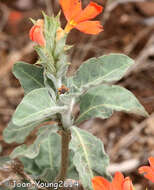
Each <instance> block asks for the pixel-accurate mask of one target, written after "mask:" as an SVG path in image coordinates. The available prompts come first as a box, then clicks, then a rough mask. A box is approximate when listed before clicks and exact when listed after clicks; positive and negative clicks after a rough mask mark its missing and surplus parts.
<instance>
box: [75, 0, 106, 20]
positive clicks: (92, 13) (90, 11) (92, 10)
mask: <svg viewBox="0 0 154 190" xmlns="http://www.w3.org/2000/svg"><path fill="white" fill-rule="evenodd" d="M102 10H103V7H102V6H100V5H98V4H97V3H94V2H90V3H89V5H88V6H87V7H86V8H85V9H84V10H83V11H81V13H80V14H79V15H78V16H77V17H76V18H74V21H75V22H77V23H78V22H83V21H87V20H90V19H93V18H95V17H96V16H97V15H99V14H100V13H101V12H102Z"/></svg>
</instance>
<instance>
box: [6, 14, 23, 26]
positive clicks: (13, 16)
mask: <svg viewBox="0 0 154 190" xmlns="http://www.w3.org/2000/svg"><path fill="white" fill-rule="evenodd" d="M22 18H23V15H22V13H21V12H19V11H11V12H10V15H9V17H8V21H9V23H11V24H17V23H19V22H20V21H21V19H22Z"/></svg>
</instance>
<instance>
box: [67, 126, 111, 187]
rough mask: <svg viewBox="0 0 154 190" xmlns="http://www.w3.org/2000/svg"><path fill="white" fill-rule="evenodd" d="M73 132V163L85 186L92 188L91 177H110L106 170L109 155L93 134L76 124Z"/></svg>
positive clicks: (71, 146)
mask: <svg viewBox="0 0 154 190" xmlns="http://www.w3.org/2000/svg"><path fill="white" fill-rule="evenodd" d="M71 132H72V139H71V142H70V149H71V150H72V151H73V153H74V158H73V163H74V165H75V167H76V169H77V171H78V173H79V179H80V180H81V182H82V184H83V186H84V188H85V189H87V190H92V185H91V179H92V178H93V177H94V176H95V175H100V176H104V177H108V178H110V176H109V175H108V173H107V171H106V168H107V166H108V164H109V159H108V156H107V155H106V153H105V151H104V146H103V144H102V142H101V140H99V139H97V138H96V137H94V136H93V135H92V134H90V133H88V132H86V131H84V130H82V129H79V128H77V127H74V126H73V127H71Z"/></svg>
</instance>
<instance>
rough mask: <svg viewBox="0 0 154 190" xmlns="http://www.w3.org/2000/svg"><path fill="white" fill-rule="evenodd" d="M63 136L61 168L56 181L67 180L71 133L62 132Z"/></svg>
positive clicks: (67, 131)
mask: <svg viewBox="0 0 154 190" xmlns="http://www.w3.org/2000/svg"><path fill="white" fill-rule="evenodd" d="M61 136H62V146H61V167H60V172H59V175H58V177H57V180H56V181H64V180H65V179H66V175H67V168H68V161H69V142H70V131H69V130H61Z"/></svg>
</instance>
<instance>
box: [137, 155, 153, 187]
mask: <svg viewBox="0 0 154 190" xmlns="http://www.w3.org/2000/svg"><path fill="white" fill-rule="evenodd" d="M148 160H149V163H150V166H142V167H140V168H139V173H140V174H143V173H145V174H144V177H145V178H147V179H149V180H150V181H152V182H153V183H154V157H150V158H149V159H148Z"/></svg>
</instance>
